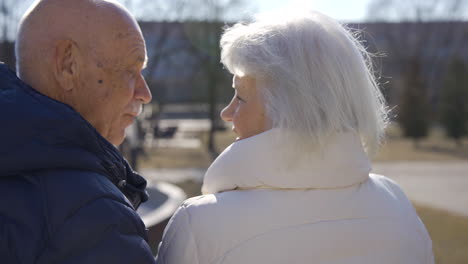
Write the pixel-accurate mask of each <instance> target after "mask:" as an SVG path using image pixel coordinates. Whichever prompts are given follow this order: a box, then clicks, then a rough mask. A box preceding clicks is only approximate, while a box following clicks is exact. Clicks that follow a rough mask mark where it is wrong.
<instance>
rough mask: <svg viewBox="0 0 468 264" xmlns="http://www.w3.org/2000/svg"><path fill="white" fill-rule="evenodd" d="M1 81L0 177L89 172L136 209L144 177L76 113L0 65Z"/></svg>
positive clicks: (142, 193)
mask: <svg viewBox="0 0 468 264" xmlns="http://www.w3.org/2000/svg"><path fill="white" fill-rule="evenodd" d="M0 80H1V81H0V124H1V125H2V129H0V146H1V148H0V177H11V176H16V175H21V174H25V173H29V172H40V171H45V170H62V169H65V170H83V171H92V172H96V173H99V174H102V175H105V176H107V177H108V178H109V179H110V180H111V181H112V182H113V183H114V184H115V185H116V186H118V187H119V189H120V190H121V191H122V192H123V193H124V194H125V195H126V196H127V198H128V199H129V200H130V201H131V202H132V204H133V206H134V207H135V208H137V207H138V206H139V205H140V203H141V202H144V201H146V200H147V199H148V196H147V193H146V191H145V188H146V181H145V180H144V178H143V177H141V176H140V175H138V174H136V173H135V172H134V171H133V170H132V169H131V168H130V166H129V165H128V163H127V162H126V161H125V159H124V158H123V157H122V156H121V154H120V153H119V151H118V150H117V149H116V148H115V147H114V146H113V145H112V144H111V143H110V142H108V141H107V140H106V139H104V138H103V137H102V136H101V135H100V134H99V133H98V132H97V131H96V129H95V128H94V127H93V126H92V125H91V124H89V123H88V122H87V121H86V120H85V119H84V118H83V117H81V115H80V114H79V113H78V112H76V111H75V110H73V109H72V108H71V107H69V106H68V105H65V104H63V103H61V102H59V101H56V100H53V99H51V98H49V97H47V96H45V95H43V94H41V93H39V92H37V91H36V90H34V89H32V88H31V87H30V86H28V85H27V84H25V83H24V82H22V81H21V80H20V79H19V78H18V77H17V76H16V74H15V73H14V72H13V71H11V70H10V69H8V67H7V66H6V65H4V64H1V65H0ZM64 177H66V175H64Z"/></svg>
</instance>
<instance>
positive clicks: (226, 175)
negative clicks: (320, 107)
mask: <svg viewBox="0 0 468 264" xmlns="http://www.w3.org/2000/svg"><path fill="white" fill-rule="evenodd" d="M279 132H280V131H279V130H278V129H271V130H269V131H266V132H263V133H261V134H258V135H255V136H253V137H250V138H246V139H243V140H239V141H236V142H234V143H233V144H231V145H230V146H229V147H228V148H226V150H224V151H223V153H221V154H220V155H219V157H218V158H217V159H216V160H215V161H214V162H213V164H212V165H211V166H210V167H209V168H208V170H207V172H206V175H205V179H204V182H203V187H202V192H203V193H204V194H209V193H218V192H222V191H228V190H234V189H253V188H271V189H332V188H344V187H348V186H352V185H355V184H359V183H362V182H364V181H366V180H367V179H368V178H369V172H370V171H371V164H370V161H369V159H368V157H367V154H366V153H365V151H364V149H363V146H362V143H361V140H360V138H359V136H358V135H356V134H354V133H342V134H339V135H337V136H336V137H335V138H333V139H332V140H330V141H329V142H330V143H328V144H327V145H326V146H325V148H324V151H322V152H314V151H310V152H305V151H300V152H299V151H298V152H299V153H297V152H296V153H294V155H290V154H288V153H291V152H288V151H287V150H288V149H291V146H289V145H288V142H286V141H281V140H278V138H279Z"/></svg>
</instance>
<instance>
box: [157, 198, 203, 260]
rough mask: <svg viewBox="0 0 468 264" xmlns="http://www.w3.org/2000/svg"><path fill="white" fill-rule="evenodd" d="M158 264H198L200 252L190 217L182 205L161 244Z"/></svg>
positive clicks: (173, 217) (165, 231) (167, 227)
mask: <svg viewBox="0 0 468 264" xmlns="http://www.w3.org/2000/svg"><path fill="white" fill-rule="evenodd" d="M156 263H157V264H186V263H187V264H188V263H190V264H198V263H199V259H198V250H197V243H196V242H195V237H194V236H193V233H192V230H191V227H190V215H189V213H188V212H187V209H186V208H185V207H184V206H183V205H182V206H181V207H179V209H177V211H176V212H175V213H174V215H173V216H172V218H171V220H170V221H169V223H168V224H167V226H166V229H165V230H164V234H163V238H162V241H161V243H160V244H159V251H158V256H157V258H156Z"/></svg>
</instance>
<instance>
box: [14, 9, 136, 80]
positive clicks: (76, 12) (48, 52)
mask: <svg viewBox="0 0 468 264" xmlns="http://www.w3.org/2000/svg"><path fill="white" fill-rule="evenodd" d="M123 24H127V25H128V24H134V26H135V27H137V28H138V26H137V25H136V22H135V20H134V19H133V18H132V16H131V15H130V14H129V13H128V12H127V11H126V10H125V9H124V8H123V7H122V6H121V5H120V4H118V3H116V2H111V1H102V0H39V1H36V2H35V3H34V4H33V5H32V6H31V7H30V8H29V10H28V11H27V12H26V14H25V15H24V17H23V20H22V22H21V24H20V28H19V31H18V37H17V43H16V55H17V61H18V64H17V71H18V74H19V76H20V77H21V78H23V79H24V80H25V81H27V82H36V80H35V79H36V77H34V75H36V74H35V73H36V72H37V71H38V70H41V69H44V66H45V65H50V60H51V59H52V57H53V55H54V54H53V53H54V52H55V50H54V49H55V46H56V43H57V42H59V41H61V40H67V39H68V40H71V41H73V42H75V43H76V45H77V46H78V47H79V48H80V50H83V51H85V52H88V53H102V52H103V51H102V50H103V49H105V43H106V42H108V41H112V34H114V35H118V34H119V33H122V34H125V33H124V32H119V28H118V27H119V26H120V28H125V26H124V27H122V25H123ZM95 55H101V54H95ZM102 55H105V54H102ZM42 75H44V73H42ZM31 84H32V83H31ZM33 86H34V85H33ZM37 88H38V89H40V87H37Z"/></svg>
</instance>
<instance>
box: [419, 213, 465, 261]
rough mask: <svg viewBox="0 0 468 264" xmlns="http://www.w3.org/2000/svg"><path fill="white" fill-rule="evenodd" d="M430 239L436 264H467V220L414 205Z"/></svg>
mask: <svg viewBox="0 0 468 264" xmlns="http://www.w3.org/2000/svg"><path fill="white" fill-rule="evenodd" d="M416 211H417V212H418V214H419V217H420V218H421V220H422V221H423V222H424V224H425V225H426V228H427V230H428V231H429V234H430V236H431V238H432V248H433V250H434V255H435V263H437V264H467V263H468V219H467V218H466V217H462V216H458V215H455V214H452V213H449V212H445V211H442V210H435V209H432V208H428V207H423V206H418V205H416Z"/></svg>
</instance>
